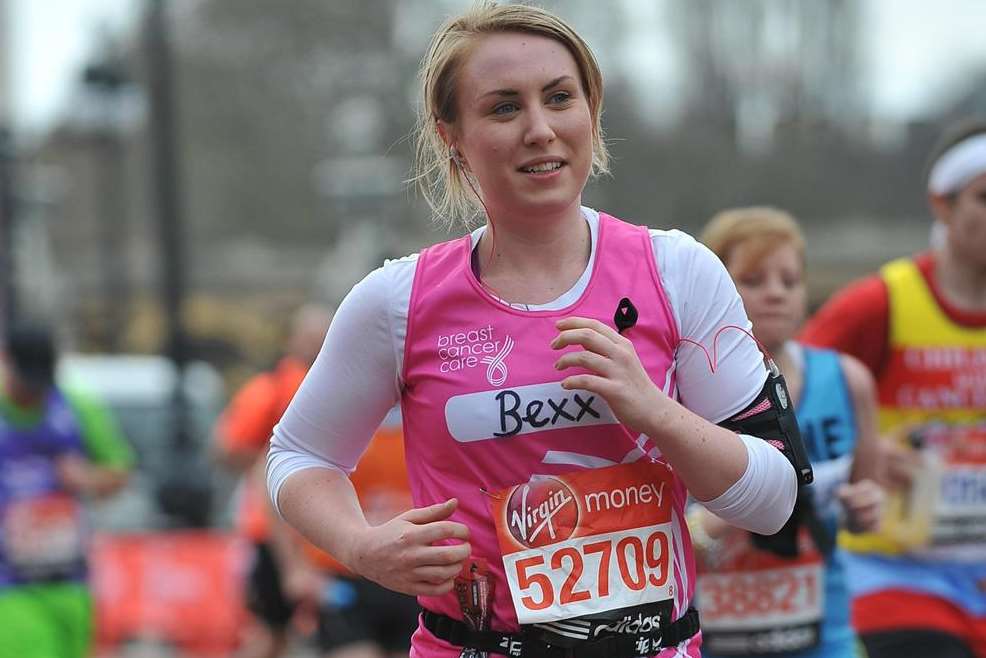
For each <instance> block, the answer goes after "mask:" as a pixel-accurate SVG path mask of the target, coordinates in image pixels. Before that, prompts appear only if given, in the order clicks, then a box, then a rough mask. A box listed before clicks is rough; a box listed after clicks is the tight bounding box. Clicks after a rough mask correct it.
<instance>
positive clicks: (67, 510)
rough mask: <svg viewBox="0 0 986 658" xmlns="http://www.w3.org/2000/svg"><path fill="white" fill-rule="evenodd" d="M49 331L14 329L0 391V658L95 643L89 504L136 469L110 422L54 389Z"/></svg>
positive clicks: (68, 655) (74, 652) (93, 407)
mask: <svg viewBox="0 0 986 658" xmlns="http://www.w3.org/2000/svg"><path fill="white" fill-rule="evenodd" d="M55 362H56V350H55V346H54V340H53V338H52V335H51V333H50V331H49V330H48V329H46V328H42V327H35V326H27V325H23V326H17V327H14V328H12V330H11V331H10V332H9V334H8V335H7V338H6V340H5V343H4V345H3V380H2V389H0V620H2V622H0V656H17V657H18V658H32V657H37V658H52V657H57V658H82V657H84V656H87V655H88V654H89V647H90V643H91V639H92V631H93V619H92V601H91V597H90V594H89V591H88V587H87V584H86V580H87V557H86V554H87V550H88V541H87V533H86V527H85V522H84V518H83V509H82V501H83V499H84V498H85V497H88V496H93V497H104V496H108V495H110V494H112V493H114V492H116V491H117V490H119V489H120V488H121V487H122V486H123V485H124V484H125V483H126V481H127V477H128V473H129V471H130V469H131V466H132V464H133V456H132V453H131V451H130V448H129V446H128V445H127V444H126V442H125V441H124V440H123V437H122V436H121V434H120V432H119V430H118V428H117V427H116V424H115V422H114V420H113V419H112V418H111V417H110V416H109V414H108V413H107V412H106V411H105V410H104V409H103V408H102V407H101V406H100V405H99V404H97V403H96V402H95V401H94V400H92V399H90V398H87V397H86V396H85V395H83V394H80V393H78V392H75V391H68V390H65V391H62V390H59V389H58V388H57V387H56V386H55V384H54V373H55Z"/></svg>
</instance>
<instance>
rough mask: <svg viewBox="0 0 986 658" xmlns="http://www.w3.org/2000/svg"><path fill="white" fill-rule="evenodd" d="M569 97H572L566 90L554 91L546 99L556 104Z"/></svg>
mask: <svg viewBox="0 0 986 658" xmlns="http://www.w3.org/2000/svg"><path fill="white" fill-rule="evenodd" d="M571 97H572V95H571V94H569V93H568V92H567V91H556V92H555V93H553V94H551V96H550V97H549V98H548V100H549V101H550V102H551V103H554V104H556V105H557V104H560V103H564V102H565V101H567V100H569V99H570V98H571Z"/></svg>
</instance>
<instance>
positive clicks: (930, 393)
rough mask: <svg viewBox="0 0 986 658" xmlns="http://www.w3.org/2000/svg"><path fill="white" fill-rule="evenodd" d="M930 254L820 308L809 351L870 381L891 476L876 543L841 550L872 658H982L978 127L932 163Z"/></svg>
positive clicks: (984, 436) (985, 547) (984, 238)
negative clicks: (857, 368) (856, 367)
mask: <svg viewBox="0 0 986 658" xmlns="http://www.w3.org/2000/svg"><path fill="white" fill-rule="evenodd" d="M927 196H928V200H929V204H930V206H931V210H932V212H933V214H934V217H935V220H936V222H937V224H938V226H939V227H940V228H939V229H938V231H939V235H938V236H937V237H936V238H935V243H934V244H933V245H932V249H931V250H930V251H928V252H926V253H923V254H919V255H917V256H914V257H913V258H902V259H899V260H896V261H893V262H891V263H889V264H887V265H885V266H884V267H883V268H881V270H880V272H879V274H877V275H874V276H871V277H869V278H867V279H864V280H862V281H860V282H857V283H854V284H852V285H851V286H849V287H848V288H846V290H844V291H842V292H841V293H839V294H837V295H836V296H835V297H834V298H833V299H832V300H831V301H829V303H828V304H826V305H825V306H824V307H823V308H822V309H821V310H820V311H819V313H818V315H817V316H815V318H814V319H813V320H812V321H811V322H810V323H809V325H808V326H807V327H806V329H805V331H804V336H803V337H804V340H805V341H806V342H808V343H811V344H815V345H821V346H828V347H834V348H836V349H839V350H843V351H846V352H848V353H850V354H853V355H854V356H856V357H857V358H859V359H860V360H861V361H863V363H864V364H866V365H867V366H868V367H869V369H870V370H871V371H872V372H873V374H874V375H875V377H876V380H877V386H878V393H879V404H880V410H879V420H880V429H881V431H882V432H883V437H882V438H883V439H884V441H882V442H881V444H882V446H883V450H884V452H885V453H886V455H887V458H888V459H887V465H888V475H889V476H890V478H891V480H892V481H893V482H894V483H896V485H897V487H896V488H897V493H896V495H894V496H891V498H890V500H889V503H890V504H889V505H888V514H887V516H886V518H885V520H884V530H883V532H882V533H881V534H879V535H877V534H872V535H868V536H861V537H851V538H846V544H847V546H849V547H850V548H852V549H853V550H854V551H855V554H854V556H853V557H852V559H850V560H849V571H848V574H849V578H848V582H849V584H850V587H851V589H852V590H853V593H854V595H855V597H856V598H855V600H854V609H853V619H854V622H855V624H856V626H857V629H858V630H859V631H860V635H861V637H862V639H863V641H864V643H865V645H866V649H867V652H868V653H869V655H870V657H871V658H889V657H890V656H893V657H894V658H908V657H910V656H924V655H935V656H938V657H939V658H945V657H948V658H952V657H955V658H968V657H971V656H973V655H978V656H980V657H982V656H986V487H984V486H983V483H984V482H986V460H984V458H983V456H984V454H986V374H984V373H986V368H984V365H986V121H978V122H974V123H969V124H967V125H961V126H956V127H955V128H954V129H953V130H951V131H949V133H947V134H946V135H945V136H944V137H943V139H942V140H941V141H940V143H939V145H938V147H937V148H936V149H935V151H934V152H933V156H932V159H931V168H930V170H929V176H928V184H927Z"/></svg>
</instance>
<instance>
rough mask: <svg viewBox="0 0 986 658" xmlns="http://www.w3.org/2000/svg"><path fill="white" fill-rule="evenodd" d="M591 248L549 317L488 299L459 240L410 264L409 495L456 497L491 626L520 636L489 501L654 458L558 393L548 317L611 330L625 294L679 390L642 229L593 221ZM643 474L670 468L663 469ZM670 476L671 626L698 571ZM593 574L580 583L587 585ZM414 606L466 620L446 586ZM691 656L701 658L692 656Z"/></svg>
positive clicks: (642, 443) (427, 637) (649, 349)
mask: <svg viewBox="0 0 986 658" xmlns="http://www.w3.org/2000/svg"><path fill="white" fill-rule="evenodd" d="M597 240H598V243H597V245H596V253H595V262H594V263H593V264H592V275H591V278H590V280H589V283H588V285H587V286H586V289H585V291H584V292H583V293H582V295H581V297H579V299H578V300H577V301H576V302H575V303H574V304H572V305H571V306H569V307H567V308H564V309H561V310H555V311H522V310H518V309H514V308H509V307H507V306H505V305H503V304H502V303H500V302H498V301H497V300H495V299H493V298H492V297H491V296H490V295H489V293H488V292H487V291H486V290H484V289H483V287H482V285H481V284H480V282H479V281H478V280H477V279H476V276H475V274H474V272H473V270H472V267H471V256H472V254H471V250H472V243H471V239H470V236H468V235H467V236H465V237H462V238H460V239H457V240H453V241H450V242H445V243H442V244H438V245H435V246H433V247H430V248H428V249H425V250H424V251H423V252H422V253H421V255H420V258H419V259H418V262H417V267H416V271H415V276H414V283H413V287H412V291H411V298H410V308H409V314H408V326H407V338H406V341H405V353H404V382H405V388H404V391H403V395H402V398H401V408H402V412H403V418H404V437H405V445H406V458H407V468H408V475H409V479H410V484H411V490H412V495H413V498H414V504H415V506H417V507H424V506H427V505H432V504H434V503H438V502H442V501H445V500H447V499H449V498H453V497H455V498H458V500H459V507H458V509H457V510H456V512H455V514H454V515H453V517H452V519H453V520H455V521H459V522H461V523H464V524H465V525H467V526H468V527H469V529H470V532H471V539H470V543H471V545H472V551H473V556H474V557H475V558H480V559H482V560H485V562H486V564H487V565H488V569H489V576H490V578H491V580H492V584H493V589H494V595H493V606H492V619H491V626H492V628H493V629H495V630H504V631H511V630H516V629H517V628H518V617H517V613H516V612H515V607H514V603H513V601H512V598H511V593H510V588H509V584H508V582H507V580H506V576H505V572H504V562H503V556H502V552H501V548H500V545H499V543H498V536H497V530H496V527H495V524H494V520H493V518H494V517H493V511H492V505H493V503H494V502H495V501H494V499H493V496H495V495H496V494H495V493H494V492H498V491H502V490H505V489H507V488H509V487H512V486H513V485H517V484H521V483H526V482H528V481H529V480H531V478H532V476H545V475H547V476H557V475H564V474H570V473H572V472H575V471H585V469H587V468H599V467H605V466H609V465H613V464H621V463H627V462H633V461H636V460H640V459H643V460H644V461H645V462H647V463H649V462H650V461H651V460H652V456H655V455H658V452H657V451H656V450H655V449H654V446H653V444H652V443H651V442H650V441H649V439H646V438H643V437H639V438H638V436H637V435H635V434H632V433H631V432H630V431H629V430H628V429H626V428H624V427H623V426H622V425H620V424H619V423H617V422H616V421H615V420H614V419H613V417H612V412H611V411H609V409H608V407H607V406H606V405H605V402H604V401H603V400H602V398H600V397H599V396H595V395H594V394H592V393H589V392H587V391H565V390H564V389H562V388H561V386H560V382H561V380H562V379H564V377H565V376H568V375H569V374H572V373H573V372H574V370H572V369H570V370H568V371H565V372H564V373H561V372H559V371H557V370H555V368H554V363H555V361H556V360H557V359H558V357H559V356H560V353H559V352H556V351H554V350H552V349H551V347H550V343H551V341H552V339H553V338H554V337H555V336H556V335H557V334H558V330H557V329H556V328H555V322H556V321H557V320H559V319H561V318H564V317H569V316H583V317H589V318H595V319H597V320H600V321H601V322H603V323H605V324H607V325H609V326H613V323H614V320H613V316H614V313H615V312H616V310H617V306H618V304H619V303H620V300H621V299H622V298H624V297H627V298H629V299H630V300H631V302H632V303H633V305H634V306H635V307H636V308H637V310H638V312H639V318H638V320H637V322H636V325H635V326H633V327H632V328H630V329H629V330H628V331H627V332H626V333H625V334H624V335H625V336H627V337H628V338H629V339H630V340H632V341H633V344H634V347H635V348H636V350H637V354H638V355H639V356H640V359H641V361H642V363H643V365H644V367H645V368H646V370H647V372H648V373H649V374H650V376H651V379H652V380H653V381H654V382H655V383H656V384H657V385H658V386H659V387H661V388H662V389H664V390H665V391H666V392H669V394H671V395H674V394H675V392H674V391H675V387H674V375H673V367H672V364H673V358H674V349H675V346H676V345H677V344H678V333H677V328H676V325H675V321H674V317H673V315H672V313H671V308H670V305H669V303H668V300H667V298H666V296H665V294H664V290H663V286H662V284H661V280H660V276H659V275H658V272H657V267H656V265H655V260H654V253H653V246H652V244H651V240H650V236H649V234H648V231H647V229H646V228H645V227H639V226H632V225H630V224H627V223H625V222H622V221H620V220H618V219H615V218H613V217H610V216H608V215H605V214H602V213H600V215H599V230H598V237H597ZM648 453H649V454H650V456H648ZM648 468H653V469H660V470H662V471H663V472H665V473H667V471H668V470H669V469H668V467H667V466H666V465H665V464H663V463H661V462H660V461H659V460H658V462H657V463H654V464H650V465H649V466H648ZM670 477H671V478H672V486H670V487H669V489H670V492H669V493H670V498H671V505H670V509H671V520H670V525H669V526H668V527H671V528H673V535H670V536H671V537H672V539H671V541H672V542H673V544H674V546H673V553H674V568H673V578H671V572H669V582H671V583H674V584H675V585H676V586H675V587H673V592H674V596H673V597H672V598H673V601H674V616H673V618H674V619H677V618H678V617H679V616H681V615H682V614H683V613H684V612H685V610H686V609H687V606H688V603H689V602H690V601H691V599H692V595H693V592H694V580H695V579H694V573H695V571H694V562H693V559H692V551H691V542H690V539H689V537H688V532H687V530H686V526H685V524H684V523H683V511H682V510H683V508H684V505H685V502H686V496H687V492H686V490H685V487H684V485H683V484H682V483H681V481H680V480H679V479H678V478H677V477H674V476H673V474H671V475H670ZM545 509H547V508H545ZM535 514H536V512H535ZM535 520H536V517H535ZM614 560H615V558H614ZM592 578H593V575H592V574H587V575H586V576H585V579H586V580H585V581H584V583H583V585H584V584H585V583H587V582H591V579H592ZM419 600H420V603H421V605H422V606H424V607H425V608H427V609H429V610H432V611H434V612H438V613H441V614H445V615H448V616H450V617H453V618H455V619H462V618H463V614H462V611H461V609H460V604H459V600H458V598H457V596H456V594H455V592H454V591H453V592H451V593H449V594H447V595H445V596H441V597H419ZM413 644H414V650H413V651H412V655H415V656H429V657H431V656H443V657H444V656H450V657H451V656H458V655H459V650H453V649H452V648H451V647H450V646H449V645H448V644H446V643H444V642H442V641H440V640H438V639H436V638H435V637H433V636H432V635H431V634H430V633H429V632H428V631H427V630H425V629H423V628H419V629H418V631H417V632H416V633H415V636H414V640H413ZM696 644H697V643H695V642H693V643H692V645H696ZM673 651H674V650H673V649H666V650H665V653H669V652H673ZM690 653H695V654H696V655H697V649H693V650H692V651H690ZM669 655H670V654H669Z"/></svg>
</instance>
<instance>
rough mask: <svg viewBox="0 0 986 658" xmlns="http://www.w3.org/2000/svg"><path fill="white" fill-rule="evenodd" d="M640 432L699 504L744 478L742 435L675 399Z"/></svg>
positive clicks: (657, 411) (656, 411)
mask: <svg viewBox="0 0 986 658" xmlns="http://www.w3.org/2000/svg"><path fill="white" fill-rule="evenodd" d="M663 402H664V404H662V405H660V407H659V408H657V409H655V412H654V413H653V414H652V415H651V418H650V419H649V422H648V423H647V426H646V427H642V428H641V430H642V431H643V432H644V433H645V434H646V435H647V436H648V437H650V439H651V440H652V441H654V443H655V444H656V445H657V447H658V449H660V451H661V454H662V455H663V456H664V457H665V458H666V459H667V461H668V462H669V463H670V464H671V465H672V466H673V467H674V470H675V473H677V474H678V476H679V477H680V478H681V479H682V481H683V482H684V483H685V486H686V487H688V491H689V492H690V493H691V494H692V496H694V497H695V498H696V499H698V500H700V501H709V500H712V499H714V498H718V497H719V496H721V495H722V494H723V493H725V492H726V491H727V490H728V489H729V488H730V487H731V486H733V485H734V484H735V483H736V482H737V481H739V479H740V478H741V477H742V476H743V473H744V472H745V471H746V468H747V450H746V447H745V446H744V445H743V441H742V440H740V438H739V436H738V435H737V434H735V433H734V432H731V431H730V430H727V429H725V428H723V427H719V426H718V425H714V424H712V423H710V422H709V421H707V420H705V419H704V418H702V417H701V416H698V415H697V414H695V413H693V412H691V411H689V410H688V409H686V408H685V407H684V406H682V405H681V404H679V403H678V402H675V401H674V400H670V399H666V398H665V399H664V400H663Z"/></svg>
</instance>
